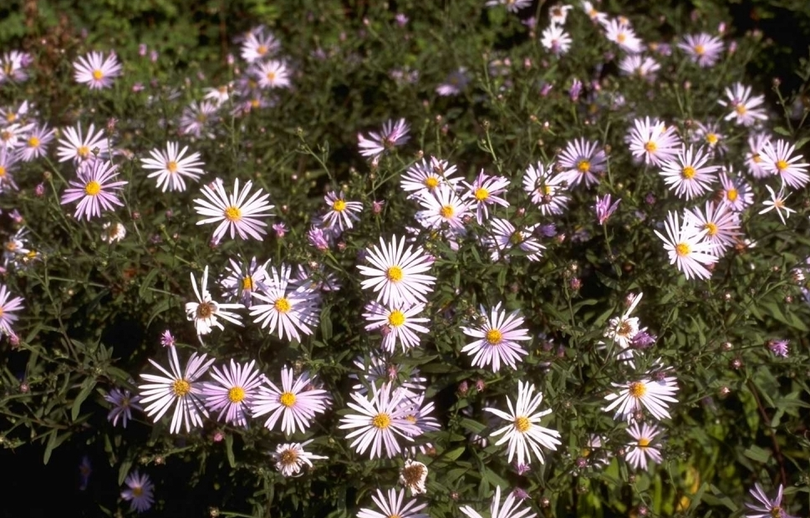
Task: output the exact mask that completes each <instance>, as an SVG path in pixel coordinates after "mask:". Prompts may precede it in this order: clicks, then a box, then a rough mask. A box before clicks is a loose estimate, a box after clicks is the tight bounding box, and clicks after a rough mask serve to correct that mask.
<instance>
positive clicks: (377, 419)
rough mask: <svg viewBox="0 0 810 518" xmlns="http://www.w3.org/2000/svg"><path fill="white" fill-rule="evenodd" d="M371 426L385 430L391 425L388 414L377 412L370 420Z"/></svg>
mask: <svg viewBox="0 0 810 518" xmlns="http://www.w3.org/2000/svg"><path fill="white" fill-rule="evenodd" d="M371 426H373V427H374V428H377V429H378V430H385V429H386V428H388V427H389V426H391V418H390V417H389V416H388V414H377V415H375V416H374V418H373V419H372V420H371Z"/></svg>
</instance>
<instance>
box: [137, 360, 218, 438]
mask: <svg viewBox="0 0 810 518" xmlns="http://www.w3.org/2000/svg"><path fill="white" fill-rule="evenodd" d="M168 349H169V369H170V370H171V372H169V371H168V370H166V369H164V368H163V367H161V366H160V364H159V363H157V362H156V361H154V360H152V359H151V358H150V359H149V363H151V364H152V365H154V366H155V367H156V368H157V369H158V370H160V372H162V373H163V376H155V375H154V374H141V378H142V379H144V380H145V381H148V382H149V383H142V384H140V385H139V386H138V391H139V392H140V394H141V397H142V399H141V403H142V404H144V405H145V404H147V403H149V406H147V407H146V410H145V411H146V415H148V416H149V417H151V418H152V420H153V422H155V423H157V422H158V421H159V420H160V418H161V417H163V414H165V413H166V412H167V411H168V410H169V408H171V407H174V415H173V416H172V424H171V426H170V428H169V432H170V433H177V432H179V431H180V428H181V426H183V424H185V427H186V431H187V432H190V431H191V428H192V427H196V426H202V425H203V422H202V417H200V415H203V416H205V417H208V411H207V410H206V409H205V405H204V400H203V386H204V382H202V381H199V378H200V377H201V376H202V375H203V374H205V373H206V371H207V370H208V368H209V367H211V364H212V363H214V358H211V359H210V360H206V358H207V356H208V355H206V354H203V355H199V354H197V353H194V354H192V355H191V357H190V358H189V359H188V363H187V364H186V369H185V371H183V370H182V369H181V368H180V360H178V359H177V347H169V348H168Z"/></svg>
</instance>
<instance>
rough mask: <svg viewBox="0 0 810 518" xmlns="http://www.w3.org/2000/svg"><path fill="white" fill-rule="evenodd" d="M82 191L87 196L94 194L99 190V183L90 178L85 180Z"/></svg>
mask: <svg viewBox="0 0 810 518" xmlns="http://www.w3.org/2000/svg"><path fill="white" fill-rule="evenodd" d="M84 192H85V194H87V195H88V196H95V195H97V194H98V193H100V192H101V184H100V183H98V182H97V181H95V180H90V181H89V182H87V185H85V186H84Z"/></svg>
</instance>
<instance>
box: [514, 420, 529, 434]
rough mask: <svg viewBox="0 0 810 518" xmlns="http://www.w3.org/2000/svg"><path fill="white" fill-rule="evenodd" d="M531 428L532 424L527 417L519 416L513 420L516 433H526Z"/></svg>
mask: <svg viewBox="0 0 810 518" xmlns="http://www.w3.org/2000/svg"><path fill="white" fill-rule="evenodd" d="M531 427H532V423H531V421H529V419H528V418H527V417H523V416H520V417H516V418H515V430H517V431H518V432H520V433H526V432H527V431H529V428H531Z"/></svg>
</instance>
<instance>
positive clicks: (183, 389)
mask: <svg viewBox="0 0 810 518" xmlns="http://www.w3.org/2000/svg"><path fill="white" fill-rule="evenodd" d="M172 392H174V395H175V396H177V397H185V395H186V394H188V393H189V392H191V383H189V382H188V381H186V380H184V379H179V380H174V383H172Z"/></svg>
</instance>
